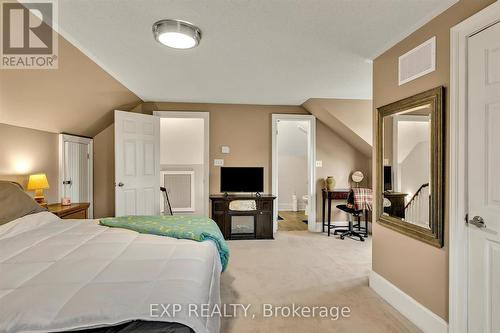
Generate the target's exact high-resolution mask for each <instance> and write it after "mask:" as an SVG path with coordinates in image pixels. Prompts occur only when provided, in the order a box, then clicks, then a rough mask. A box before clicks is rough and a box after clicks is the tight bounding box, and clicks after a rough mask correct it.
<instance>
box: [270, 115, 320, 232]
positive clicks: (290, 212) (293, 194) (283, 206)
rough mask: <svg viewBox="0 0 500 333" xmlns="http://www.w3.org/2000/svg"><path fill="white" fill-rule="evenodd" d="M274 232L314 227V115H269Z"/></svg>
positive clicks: (312, 229)
mask: <svg viewBox="0 0 500 333" xmlns="http://www.w3.org/2000/svg"><path fill="white" fill-rule="evenodd" d="M273 133H274V135H273V173H272V177H273V194H274V195H275V196H276V197H277V198H276V200H275V232H277V231H306V230H311V231H315V228H316V218H315V214H316V211H315V209H314V208H313V209H311V208H312V207H315V206H314V204H313V203H312V202H313V201H314V200H315V196H314V195H312V194H313V193H315V188H314V187H315V182H314V181H313V179H314V175H313V173H314V171H315V167H314V160H315V157H314V154H315V119H314V117H313V116H309V115H273Z"/></svg>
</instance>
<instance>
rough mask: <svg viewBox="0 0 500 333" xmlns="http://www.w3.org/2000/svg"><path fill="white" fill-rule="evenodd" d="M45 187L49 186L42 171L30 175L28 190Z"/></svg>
mask: <svg viewBox="0 0 500 333" xmlns="http://www.w3.org/2000/svg"><path fill="white" fill-rule="evenodd" d="M47 188H49V182H48V181H47V176H46V175H45V174H44V173H39V174H36V175H30V179H29V180H28V191H33V190H41V189H47Z"/></svg>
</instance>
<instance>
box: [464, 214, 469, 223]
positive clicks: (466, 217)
mask: <svg viewBox="0 0 500 333" xmlns="http://www.w3.org/2000/svg"><path fill="white" fill-rule="evenodd" d="M465 224H469V213H466V214H465Z"/></svg>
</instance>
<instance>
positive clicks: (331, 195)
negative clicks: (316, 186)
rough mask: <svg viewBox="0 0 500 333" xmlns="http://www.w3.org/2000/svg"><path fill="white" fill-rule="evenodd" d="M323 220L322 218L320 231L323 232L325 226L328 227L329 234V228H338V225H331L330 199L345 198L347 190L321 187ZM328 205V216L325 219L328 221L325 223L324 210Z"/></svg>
mask: <svg viewBox="0 0 500 333" xmlns="http://www.w3.org/2000/svg"><path fill="white" fill-rule="evenodd" d="M321 192H322V196H323V220H322V223H323V225H322V227H323V228H322V231H323V232H325V227H327V228H328V236H330V230H331V229H334V228H338V226H335V225H332V201H333V200H347V196H348V195H349V190H333V191H328V190H327V189H325V188H324V189H323V190H322V191H321ZM327 206H328V218H327V219H326V220H327V221H328V223H325V210H326V208H327Z"/></svg>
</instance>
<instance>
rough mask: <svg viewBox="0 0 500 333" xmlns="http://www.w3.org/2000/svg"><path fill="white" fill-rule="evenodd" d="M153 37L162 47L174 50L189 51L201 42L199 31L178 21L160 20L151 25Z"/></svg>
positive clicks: (186, 23)
mask: <svg viewBox="0 0 500 333" xmlns="http://www.w3.org/2000/svg"><path fill="white" fill-rule="evenodd" d="M153 35H154V37H155V39H156V40H157V41H158V42H160V43H161V44H163V45H166V46H168V47H171V48H174V49H190V48H193V47H195V46H197V45H198V44H199V43H200V41H201V30H200V29H199V28H198V27H196V26H195V25H193V24H191V23H189V22H185V21H180V20H170V19H168V20H161V21H158V22H156V23H155V24H153Z"/></svg>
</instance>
